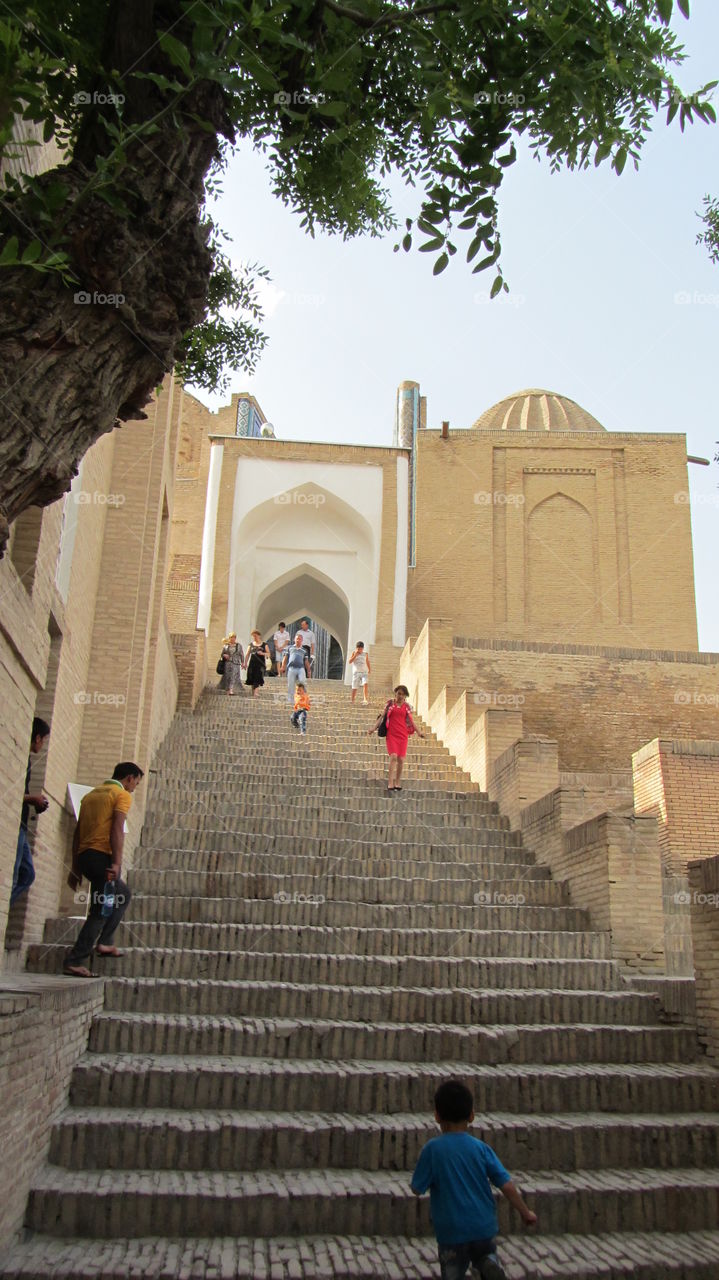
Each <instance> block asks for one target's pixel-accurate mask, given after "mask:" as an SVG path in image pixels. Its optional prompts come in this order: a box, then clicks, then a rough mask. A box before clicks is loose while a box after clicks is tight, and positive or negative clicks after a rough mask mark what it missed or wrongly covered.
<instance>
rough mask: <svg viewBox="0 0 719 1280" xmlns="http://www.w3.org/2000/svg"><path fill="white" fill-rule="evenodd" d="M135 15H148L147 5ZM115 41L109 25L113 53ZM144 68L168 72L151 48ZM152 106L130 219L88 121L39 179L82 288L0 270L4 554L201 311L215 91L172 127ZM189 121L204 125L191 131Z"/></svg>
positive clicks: (141, 400)
mask: <svg viewBox="0 0 719 1280" xmlns="http://www.w3.org/2000/svg"><path fill="white" fill-rule="evenodd" d="M136 3H138V0H131V3H127V4H125V5H124V13H123V16H122V19H120V18H118V12H117V11H116V10H115V11H114V18H113V21H115V22H119V23H121V28H122V31H123V33H126V32H127V30H128V26H127V24H128V23H129V24H130V29H131V24H132V14H131V13H128V10H131V9H132V8H134V5H135V4H136ZM176 7H177V6H176V5H174V4H172V3H169V4H167V3H166V4H165V5H164V6H163V5H159V6H154V8H155V9H156V10H157V9H158V8H165V9H168V8H169V9H170V10H172V9H175V8H176ZM141 8H143V12H144V13H145V15H146V13H147V8H148V5H147V3H146V0H142V5H141ZM153 16H154V19H155V20H157V19H158V13H157V12H155V13H154V15H153ZM163 16H164V17H168V16H169V15H168V14H165V15H163ZM143 26H146V22H144V23H143ZM113 38H114V33H113V32H112V31H110V32H109V34H108V41H109V43H110V45H112V43H113ZM118 38H119V37H118ZM142 38H143V40H144V38H145V37H144V35H143V37H142ZM125 44H127V40H126V38H125ZM144 48H145V49H146V48H147V44H145V45H144ZM133 56H134V50H133V48H132V47H129V48H124V49H123V62H122V63H120V62H119V61H115V62H112V63H110V65H114V66H118V65H129V64H131V60H132V58H133ZM125 60H127V63H126V62H125ZM138 61H140V59H139V58H136V59H135V64H137V62H138ZM145 62H146V65H147V59H145ZM153 65H154V67H155V69H158V68H159V67H160V66H161V69H162V70H163V71H164V70H166V67H165V66H164V65H162V59H161V56H160V55H159V54H157V52H156V50H155V53H154V63H153ZM136 83H137V86H138V96H139V97H141V98H142V99H143V100H142V101H141V103H139V104H138V103H132V102H130V103H128V108H127V113H126V119H129V120H131V121H132V119H133V117H134V119H135V120H138V122H139V120H140V119H147V118H148V109H149V106H150V104H148V102H147V89H146V86H147V83H148V82H147V81H138V82H136ZM152 105H154V108H155V112H156V111H158V109H160V114H159V119H158V132H156V133H154V134H152V135H151V136H150V137H149V138H148V139H147V141H140V140H139V139H138V140H136V141H134V142H133V143H132V144H131V147H130V148H129V149H128V158H127V165H126V168H125V169H124V171H123V173H122V175H121V182H122V186H123V188H124V191H125V195H124V200H125V204H126V206H127V209H128V210H129V212H128V213H122V212H121V213H117V212H114V211H113V210H112V209H111V208H110V206H109V205H108V204H107V203H106V202H105V201H104V200H102V199H101V198H100V197H99V196H98V195H96V194H93V190H92V181H91V179H92V178H93V174H94V171H95V169H94V163H93V156H94V153H96V151H97V148H98V145H99V140H100V139H101V138H103V137H104V138H105V139H106V138H107V135H106V134H105V133H104V131H103V130H102V129H100V130H97V129H96V128H95V129H93V128H92V126H91V125H90V126H89V127H88V129H87V130H85V131H83V133H81V135H80V139H79V142H78V146H77V147H76V149H75V154H74V155H73V157H72V159H71V160H70V162H69V163H68V164H67V165H64V166H61V167H59V168H56V169H52V170H50V171H48V173H46V174H44V175H42V177H41V178H40V179H39V180H38V181H39V183H40V184H43V183H45V182H48V183H49V182H53V183H57V182H62V183H64V184H65V185H66V186H67V189H68V193H69V196H70V198H71V202H72V207H73V210H74V211H73V214H72V217H71V220H70V222H69V224H68V228H67V230H68V237H69V252H70V257H71V262H72V268H73V271H74V273H75V274H76V276H77V278H78V281H79V284H78V285H77V286H75V287H74V288H73V287H68V286H67V285H66V284H64V283H63V282H62V280H61V279H60V278H59V276H57V275H54V274H47V275H40V274H39V273H37V272H35V271H32V270H28V269H27V268H13V269H10V270H5V271H3V273H2V278H1V279H0V423H1V424H2V427H1V430H0V554H1V553H2V550H4V548H5V545H6V541H7V533H8V522H9V521H11V520H13V519H14V518H15V517H16V516H17V515H19V514H20V512H22V511H23V510H25V508H26V507H28V506H31V505H39V506H44V505H47V504H48V503H50V502H53V501H55V499H57V498H58V497H60V496H61V495H62V494H63V493H64V492H65V491H66V490H67V489H68V488H69V486H70V483H71V481H72V478H73V476H74V475H76V474H77V469H78V464H79V461H80V459H81V458H82V457H83V455H84V454H85V452H86V451H87V449H88V448H89V447H90V445H91V444H93V442H94V441H95V440H97V439H98V437H99V436H101V435H102V434H103V433H104V432H106V431H110V430H112V428H113V427H115V426H117V425H118V424H119V422H121V421H125V420H128V419H133V418H143V417H145V414H144V413H143V407H144V405H146V404H147V401H148V400H149V398H150V396H151V395H152V392H153V390H154V388H155V387H157V385H158V384H159V383H160V381H161V380H162V377H163V376H164V374H165V373H167V372H168V371H169V370H170V369H171V368H172V364H173V360H174V356H175V350H176V347H177V344H178V342H179V341H180V339H181V338H182V336H183V335H184V334H185V333H186V332H187V330H188V329H189V328H190V327H191V326H192V325H194V324H196V323H197V322H198V321H199V320H201V319H202V318H203V315H204V313H205V305H206V298H207V285H208V280H209V275H210V269H211V254H210V251H209V250H208V248H207V243H206V240H207V233H206V230H205V229H204V228H203V227H202V226H201V223H200V216H199V209H200V205H201V203H202V200H203V185H204V179H205V176H206V174H207V170H208V168H209V166H210V164H211V162H212V160H213V158H214V157H215V156H216V154H217V150H218V134H227V133H228V132H229V130H228V126H227V118H226V114H225V110H224V104H223V92H222V90H221V89H220V88H219V86H217V85H215V84H210V83H204V84H200V85H196V86H194V87H193V88H192V89H191V90H190V91H188V93H187V94H186V95H185V97H184V98H183V99H182V102H181V111H182V120H183V123H182V124H181V125H180V124H178V123H177V122H176V119H173V116H172V115H171V114H170V113H169V112H168V113H166V114H165V115H164V116H163V114H162V111H161V106H162V105H163V104H161V103H160V102H159V101H157V100H156V101H155V102H154V104H152ZM155 112H153V111H151V112H150V113H149V114H150V118H152V115H153V114H155ZM193 115H194V116H196V117H199V118H200V119H201V120H204V121H207V122H209V123H210V125H211V126H212V129H211V130H208V129H203V128H202V127H200V126H199V125H197V124H196V123H194V122H193V121H192V119H191V117H192V116H193ZM88 183H90V186H89V189H88ZM78 197H80V198H79V199H78ZM75 201H77V204H75ZM66 207H71V206H70V205H67V206H66ZM6 212H9V214H10V217H11V218H14V219H15V220H16V223H17V230H18V232H19V233H20V234H21V243H23V242H26V241H27V239H28V238H29V237H28V234H27V231H25V232H24V234H23V233H22V228H23V227H27V226H28V225H29V226H32V218H31V217H30V216H27V217H24V212H23V208H22V204H21V203H20V204H18V205H17V206H16V207H14V208H13V207H12V206H10V207H9V209H8V206H7V205H6ZM5 226H6V227H7V226H8V220H7V219H5ZM88 298H89V299H90V300H89V301H88V300H87V299H88ZM118 299H119V300H118Z"/></svg>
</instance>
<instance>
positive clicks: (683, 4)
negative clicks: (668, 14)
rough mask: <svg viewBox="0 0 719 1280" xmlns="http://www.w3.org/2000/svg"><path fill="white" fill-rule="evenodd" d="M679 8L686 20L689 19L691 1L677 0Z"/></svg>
mask: <svg viewBox="0 0 719 1280" xmlns="http://www.w3.org/2000/svg"><path fill="white" fill-rule="evenodd" d="M677 7H678V9H679V12H680V13H682V14H683V15H684V17H685V18H688V17H689V0H677Z"/></svg>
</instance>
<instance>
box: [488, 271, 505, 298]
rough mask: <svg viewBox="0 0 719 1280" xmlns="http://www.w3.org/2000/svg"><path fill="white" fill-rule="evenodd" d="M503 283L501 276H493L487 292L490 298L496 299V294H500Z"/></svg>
mask: <svg viewBox="0 0 719 1280" xmlns="http://www.w3.org/2000/svg"><path fill="white" fill-rule="evenodd" d="M503 284H504V281H503V279H502V277H501V276H495V277H494V280H493V282H492V288H491V289H490V291H489V296H490V298H496V296H497V294H498V293H501V292H502V286H503Z"/></svg>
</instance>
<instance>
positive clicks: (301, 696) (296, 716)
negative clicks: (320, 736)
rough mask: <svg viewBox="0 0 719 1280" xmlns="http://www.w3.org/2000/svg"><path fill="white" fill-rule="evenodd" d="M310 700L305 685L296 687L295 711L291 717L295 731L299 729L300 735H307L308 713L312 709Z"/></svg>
mask: <svg viewBox="0 0 719 1280" xmlns="http://www.w3.org/2000/svg"><path fill="white" fill-rule="evenodd" d="M310 705H311V704H310V699H309V695H308V693H307V690H306V689H305V686H304V685H303V684H296V685H295V709H294V711H293V712H292V715H291V716H290V720H291V721H292V723H293V725H294V727H295V729H299V731H300V733H307V712H308V711H309V709H310Z"/></svg>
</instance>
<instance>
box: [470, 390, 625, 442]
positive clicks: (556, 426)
mask: <svg viewBox="0 0 719 1280" xmlns="http://www.w3.org/2000/svg"><path fill="white" fill-rule="evenodd" d="M472 426H473V427H474V428H475V429H478V430H482V431H604V430H606V428H605V427H603V426H602V424H601V422H597V419H596V418H593V417H592V415H591V413H587V411H586V409H583V408H582V407H581V405H578V404H577V403H576V402H575V401H574V400H569V399H568V397H567V396H560V395H557V393H556V392H555V391H542V390H540V389H539V388H537V387H533V388H531V389H530V390H528V391H515V392H514V394H513V395H511V396H505V398H504V400H499V401H498V402H497V404H494V405H492V407H491V409H485V411H484V413H483V414H482V415H481V417H479V418H477V421H476V422H473V423H472Z"/></svg>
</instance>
